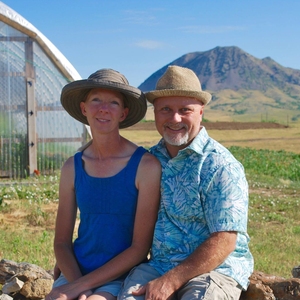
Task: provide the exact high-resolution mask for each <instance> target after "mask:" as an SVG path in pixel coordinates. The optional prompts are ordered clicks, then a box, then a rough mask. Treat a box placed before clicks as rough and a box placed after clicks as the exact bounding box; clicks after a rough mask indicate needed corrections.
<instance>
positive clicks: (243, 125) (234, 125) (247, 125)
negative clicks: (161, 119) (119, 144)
mask: <svg viewBox="0 0 300 300" xmlns="http://www.w3.org/2000/svg"><path fill="white" fill-rule="evenodd" d="M202 124H203V125H204V126H205V128H206V129H207V130H244V129H276V128H288V126H285V125H282V124H278V123H268V122H204V123H202ZM155 129H156V128H155V123H154V122H140V123H138V124H136V125H134V126H131V127H129V128H126V129H125V130H155Z"/></svg>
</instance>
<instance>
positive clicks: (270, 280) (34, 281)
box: [0, 259, 300, 300]
mask: <svg viewBox="0 0 300 300" xmlns="http://www.w3.org/2000/svg"><path fill="white" fill-rule="evenodd" d="M292 275H293V277H292V278H290V279H285V278H282V277H277V276H273V275H268V274H264V273H262V272H258V271H255V272H254V273H253V274H252V275H251V277H250V285H249V288H248V290H247V291H246V292H243V293H242V295H241V297H240V300H296V299H298V300H299V299H300V266H297V267H294V268H293V270H292ZM0 284H2V294H1V292H0V294H1V295H0V300H12V299H14V300H21V299H23V300H26V299H30V300H40V299H44V298H45V296H46V295H47V294H48V293H49V292H50V291H51V288H52V284H53V274H51V272H47V271H45V270H44V269H42V268H41V267H39V266H37V265H33V264H29V263H16V262H14V261H11V260H6V259H2V260H1V261H0Z"/></svg>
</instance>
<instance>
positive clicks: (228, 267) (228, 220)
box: [150, 127, 253, 289]
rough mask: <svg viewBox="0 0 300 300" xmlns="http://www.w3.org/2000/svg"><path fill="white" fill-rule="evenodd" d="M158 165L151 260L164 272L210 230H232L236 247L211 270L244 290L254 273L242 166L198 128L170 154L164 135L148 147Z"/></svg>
mask: <svg viewBox="0 0 300 300" xmlns="http://www.w3.org/2000/svg"><path fill="white" fill-rule="evenodd" d="M151 153H152V154H154V155H155V156H156V157H157V158H158V159H159V160H160V163H161V165H162V180H161V204H160V209H159V213H158V220H157V222H156V226H155V232H154V239H153V244H152V250H151V252H152V253H151V260H150V265H152V266H153V267H154V268H155V269H156V270H157V271H158V272H159V273H160V274H164V273H165V272H167V271H169V270H170V269H172V268H174V267H176V266H177V265H178V264H179V263H180V262H181V261H183V260H184V259H186V258H187V257H188V256H189V255H190V254H191V253H192V252H194V251H195V249H196V248H197V247H198V246H199V245H201V244H202V243H203V242H204V241H205V240H207V239H208V238H209V237H210V235H211V234H212V233H213V232H219V231H236V232H237V233H238V234H237V242H236V248H235V250H234V251H233V252H232V253H231V254H230V255H229V256H228V257H227V258H226V260H225V261H224V262H223V263H222V264H221V265H220V266H218V267H217V268H216V269H215V271H217V272H220V273H222V274H224V275H227V276H230V277H232V278H233V279H235V280H236V281H237V282H238V283H239V284H240V285H241V286H242V287H243V289H246V288H247V287H248V284H249V276H250V275H251V273H252V272H253V257H252V255H251V253H250V251H249V248H248V243H249V237H248V235H247V218H248V184H247V181H246V178H245V173H244V168H243V166H242V165H241V164H240V163H239V162H238V161H237V160H236V159H235V158H234V157H233V155H232V154H231V153H230V152H229V151H228V150H227V149H226V148H225V147H223V146H222V145H221V144H219V143H218V142H216V141H215V140H213V139H212V138H210V137H209V136H208V134H207V131H206V129H205V128H204V127H202V129H201V131H200V133H199V134H198V135H197V136H196V137H195V139H194V140H193V141H192V143H191V144H190V145H189V146H188V147H186V148H185V149H183V150H180V151H179V153H178V155H177V156H176V157H174V158H171V157H170V156H169V154H168V152H167V150H166V148H165V146H164V141H163V139H162V140H161V141H160V142H159V143H158V144H157V145H155V146H153V147H152V148H151Z"/></svg>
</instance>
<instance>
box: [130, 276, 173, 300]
mask: <svg viewBox="0 0 300 300" xmlns="http://www.w3.org/2000/svg"><path fill="white" fill-rule="evenodd" d="M175 292H176V289H175V287H174V285H173V284H172V283H171V282H170V281H168V280H166V279H165V278H164V277H163V276H162V277H159V278H157V279H154V280H152V281H150V282H148V283H147V284H146V285H144V286H141V287H140V288H139V289H137V290H136V291H133V292H132V295H135V296H141V295H145V300H150V299H151V300H171V299H173V295H174V293H175Z"/></svg>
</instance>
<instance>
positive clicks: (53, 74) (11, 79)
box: [0, 2, 88, 178]
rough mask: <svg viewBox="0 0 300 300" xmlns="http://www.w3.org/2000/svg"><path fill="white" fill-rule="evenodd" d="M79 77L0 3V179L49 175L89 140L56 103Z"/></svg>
mask: <svg viewBox="0 0 300 300" xmlns="http://www.w3.org/2000/svg"><path fill="white" fill-rule="evenodd" d="M78 79H81V77H80V75H79V74H78V72H77V71H76V70H75V68H74V67H73V66H72V65H71V64H70V62H69V61H68V60H67V59H66V58H65V57H64V56H63V55H62V53H61V52H60V51H59V50H58V49H57V48H56V47H55V46H54V45H53V44H52V43H51V42H50V41H49V40H48V39H47V38H46V37H45V36H43V34H42V33H41V32H39V31H38V30H37V29H36V28H35V27H34V26H33V25H32V24H30V23H29V22H28V21H27V20H25V19H24V18H23V17H22V16H20V15H19V14H18V13H16V12H15V11H13V10H12V9H11V8H9V7H8V6H6V5H5V4H4V3H2V2H0V178H1V177H2V178H3V177H8V178H21V177H27V176H30V175H34V174H51V173H52V172H54V171H56V170H58V169H60V168H61V166H62V164H63V163H64V161H65V160H66V158H67V157H69V156H70V155H73V154H74V153H75V152H76V150H77V149H78V148H79V147H80V146H81V145H82V144H83V143H85V142H86V140H87V139H88V128H86V127H85V126H84V125H83V124H81V123H80V122H78V121H76V120H75V119H73V118H72V117H70V116H69V115H68V114H67V113H66V112H65V111H64V109H63V108H62V106H61V104H60V93H61V90H62V87H63V86H64V85H65V84H66V83H68V82H70V81H73V80H78Z"/></svg>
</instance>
